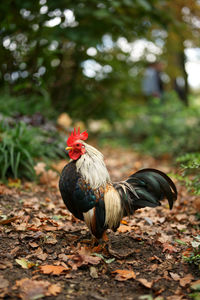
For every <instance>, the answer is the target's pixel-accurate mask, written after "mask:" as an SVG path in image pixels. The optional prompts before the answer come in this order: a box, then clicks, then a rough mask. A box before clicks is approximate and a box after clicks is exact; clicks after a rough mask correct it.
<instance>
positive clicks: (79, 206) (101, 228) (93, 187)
mask: <svg viewBox="0 0 200 300" xmlns="http://www.w3.org/2000/svg"><path fill="white" fill-rule="evenodd" d="M87 138H88V133H87V132H86V131H84V132H82V133H80V128H79V129H78V131H77V132H76V130H75V129H74V131H73V132H72V133H71V135H70V136H69V138H68V140H67V148H66V150H68V151H69V157H70V158H71V161H70V162H69V163H68V164H67V165H66V166H65V167H64V169H63V170H62V173H61V176H60V181H59V189H60V193H61V196H62V198H63V201H64V203H65V205H66V206H67V208H68V210H69V211H70V212H71V213H72V214H73V215H74V216H75V217H76V218H78V219H80V220H83V221H85V223H86V224H87V226H88V228H89V230H90V231H91V233H92V235H93V236H94V237H96V238H97V239H101V238H102V237H104V235H105V232H106V230H107V229H112V230H113V231H116V230H117V228H118V227H119V226H120V221H121V219H122V218H123V217H125V216H130V215H132V214H133V213H134V211H135V210H137V209H139V208H143V207H146V206H147V207H156V206H159V205H161V204H160V201H161V200H163V199H165V198H166V199H167V200H168V202H169V207H170V209H172V207H173V202H174V201H175V200H176V199H177V190H176V186H175V185H174V183H173V182H172V180H171V179H170V178H169V177H168V176H167V175H166V174H165V173H163V172H161V171H159V170H156V169H150V168H148V169H142V170H140V171H138V172H136V173H134V174H132V175H131V176H130V177H129V178H128V179H127V180H125V181H120V182H112V181H111V179H110V176H109V173H108V170H107V168H106V166H105V163H104V159H103V155H102V153H101V152H99V151H98V150H97V149H96V148H94V147H92V146H91V145H88V144H87V143H86V142H85V140H87Z"/></svg>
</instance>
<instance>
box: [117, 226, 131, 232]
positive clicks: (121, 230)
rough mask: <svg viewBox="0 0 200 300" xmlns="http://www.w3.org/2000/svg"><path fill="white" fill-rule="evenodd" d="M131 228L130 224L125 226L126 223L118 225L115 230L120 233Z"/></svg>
mask: <svg viewBox="0 0 200 300" xmlns="http://www.w3.org/2000/svg"><path fill="white" fill-rule="evenodd" d="M131 230H132V228H131V226H127V225H120V227H119V228H118V229H117V231H118V232H121V233H124V232H130V231H131Z"/></svg>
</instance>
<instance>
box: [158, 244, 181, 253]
mask: <svg viewBox="0 0 200 300" xmlns="http://www.w3.org/2000/svg"><path fill="white" fill-rule="evenodd" d="M162 246H163V252H166V251H168V252H169V253H173V252H177V251H178V250H177V249H176V248H175V247H174V246H172V245H171V244H168V243H164V244H163V245H162Z"/></svg>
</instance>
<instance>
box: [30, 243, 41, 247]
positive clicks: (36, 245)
mask: <svg viewBox="0 0 200 300" xmlns="http://www.w3.org/2000/svg"><path fill="white" fill-rule="evenodd" d="M29 245H30V246H31V247H32V248H37V247H39V245H38V244H37V243H35V242H29Z"/></svg>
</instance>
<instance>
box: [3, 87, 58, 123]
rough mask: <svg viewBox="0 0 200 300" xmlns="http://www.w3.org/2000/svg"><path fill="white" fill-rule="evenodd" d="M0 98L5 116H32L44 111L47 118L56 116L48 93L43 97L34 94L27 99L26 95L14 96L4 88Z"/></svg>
mask: <svg viewBox="0 0 200 300" xmlns="http://www.w3.org/2000/svg"><path fill="white" fill-rule="evenodd" d="M0 99H1V101H0V113H1V114H3V115H4V116H11V117H13V116H18V115H26V116H32V115H33V114H36V113H38V112H43V114H44V115H45V117H47V118H55V116H56V112H55V110H54V109H53V108H52V105H51V101H50V99H49V97H48V94H44V96H43V97H42V96H39V95H38V96H37V95H34V94H33V95H30V97H29V99H27V96H25V95H20V96H14V95H11V94H10V93H9V92H8V91H7V90H4V92H1V94H0Z"/></svg>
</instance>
